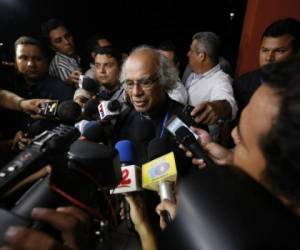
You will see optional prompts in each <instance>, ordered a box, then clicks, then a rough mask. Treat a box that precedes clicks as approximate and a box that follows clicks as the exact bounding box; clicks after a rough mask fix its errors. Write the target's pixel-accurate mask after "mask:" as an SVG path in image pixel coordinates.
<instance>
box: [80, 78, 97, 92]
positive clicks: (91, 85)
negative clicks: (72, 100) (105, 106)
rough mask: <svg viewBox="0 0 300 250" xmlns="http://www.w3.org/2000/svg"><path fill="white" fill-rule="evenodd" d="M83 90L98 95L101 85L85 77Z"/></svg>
mask: <svg viewBox="0 0 300 250" xmlns="http://www.w3.org/2000/svg"><path fill="white" fill-rule="evenodd" d="M82 88H83V89H84V90H86V91H89V92H92V93H97V92H98V90H99V84H98V83H97V82H96V81H95V80H93V79H91V78H89V77H84V78H83V81H82Z"/></svg>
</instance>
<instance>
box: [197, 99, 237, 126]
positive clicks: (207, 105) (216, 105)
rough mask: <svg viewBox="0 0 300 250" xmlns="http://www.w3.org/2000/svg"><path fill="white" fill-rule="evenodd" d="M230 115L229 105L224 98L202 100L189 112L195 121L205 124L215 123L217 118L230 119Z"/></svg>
mask: <svg viewBox="0 0 300 250" xmlns="http://www.w3.org/2000/svg"><path fill="white" fill-rule="evenodd" d="M231 115H232V114H231V106H230V104H229V103H228V102H227V101H226V100H218V101H211V102H202V103H200V104H198V105H196V106H195V108H194V109H193V110H192V112H191V116H193V117H194V120H195V122H197V123H202V124H206V125H212V124H215V123H217V121H218V120H219V119H230V118H231Z"/></svg>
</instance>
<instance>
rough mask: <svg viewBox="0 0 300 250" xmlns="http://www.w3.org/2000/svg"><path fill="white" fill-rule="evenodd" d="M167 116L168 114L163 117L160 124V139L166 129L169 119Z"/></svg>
mask: <svg viewBox="0 0 300 250" xmlns="http://www.w3.org/2000/svg"><path fill="white" fill-rule="evenodd" d="M169 115H170V112H167V113H166V115H165V117H164V120H163V123H162V127H161V130H160V136H159V137H160V138H162V136H163V134H164V131H165V127H166V124H167V121H168V119H169Z"/></svg>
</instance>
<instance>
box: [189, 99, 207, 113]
mask: <svg viewBox="0 0 300 250" xmlns="http://www.w3.org/2000/svg"><path fill="white" fill-rule="evenodd" d="M207 103H208V102H202V103H200V104H198V105H196V106H195V108H194V109H193V110H192V112H191V116H193V117H194V116H197V115H198V114H199V113H202V112H203V111H204V110H205V106H206V104H207Z"/></svg>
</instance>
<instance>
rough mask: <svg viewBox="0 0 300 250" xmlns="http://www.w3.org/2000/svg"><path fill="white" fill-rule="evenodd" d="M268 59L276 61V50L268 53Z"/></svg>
mask: <svg viewBox="0 0 300 250" xmlns="http://www.w3.org/2000/svg"><path fill="white" fill-rule="evenodd" d="M267 61H268V62H274V61H275V52H274V51H269V53H268V55H267Z"/></svg>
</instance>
